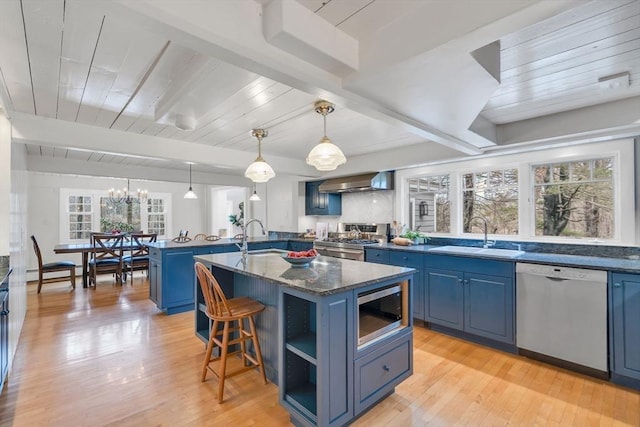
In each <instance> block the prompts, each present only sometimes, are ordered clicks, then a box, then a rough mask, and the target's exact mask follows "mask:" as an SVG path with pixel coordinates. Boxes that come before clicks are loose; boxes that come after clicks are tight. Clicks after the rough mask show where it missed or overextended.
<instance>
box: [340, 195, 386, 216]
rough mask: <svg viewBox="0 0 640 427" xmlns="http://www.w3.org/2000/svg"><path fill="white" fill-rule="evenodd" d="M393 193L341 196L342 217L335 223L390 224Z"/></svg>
mask: <svg viewBox="0 0 640 427" xmlns="http://www.w3.org/2000/svg"><path fill="white" fill-rule="evenodd" d="M394 197H395V195H394V191H393V190H382V191H365V192H362V193H343V194H342V216H340V217H339V219H338V221H337V222H362V223H370V222H371V223H375V222H391V221H392V220H393V205H394Z"/></svg>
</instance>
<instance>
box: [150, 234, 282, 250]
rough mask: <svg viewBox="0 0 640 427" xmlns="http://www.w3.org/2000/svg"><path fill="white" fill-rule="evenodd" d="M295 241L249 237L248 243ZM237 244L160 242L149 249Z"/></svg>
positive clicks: (225, 241) (226, 240)
mask: <svg viewBox="0 0 640 427" xmlns="http://www.w3.org/2000/svg"><path fill="white" fill-rule="evenodd" d="M289 240H293V239H286V238H272V237H266V236H265V237H249V238H248V239H247V243H258V242H287V241H289ZM236 243H240V239H233V238H222V239H220V240H216V241H209V240H190V241H188V242H184V243H177V242H172V241H171V240H158V241H157V242H151V243H149V244H148V245H149V247H152V248H159V249H172V248H192V247H200V246H218V245H220V246H224V245H235V244H236Z"/></svg>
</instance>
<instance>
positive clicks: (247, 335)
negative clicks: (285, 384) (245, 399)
mask: <svg viewBox="0 0 640 427" xmlns="http://www.w3.org/2000/svg"><path fill="white" fill-rule="evenodd" d="M194 266H195V267H194V268H195V270H196V275H197V276H198V282H199V283H200V288H201V289H202V295H203V296H204V300H205V303H206V307H207V311H206V315H207V317H208V318H209V319H211V321H212V322H213V325H212V326H211V330H210V332H209V342H208V343H207V350H206V353H205V357H204V363H203V366H202V377H201V380H202V382H204V381H205V380H206V378H207V372H208V371H211V372H212V373H213V374H214V375H215V376H216V377H218V403H222V400H223V394H224V381H225V379H227V378H229V377H231V376H234V375H237V374H240V373H242V372H246V371H248V370H251V369H255V368H258V370H259V371H260V375H261V376H262V380H263V381H264V383H265V384H266V383H267V376H266V374H265V371H264V363H263V361H262V352H261V351H260V343H259V342H258V335H257V333H256V324H255V321H254V319H253V317H254V316H255V315H256V314H258V313H260V312H262V311H263V310H264V309H265V306H264V305H263V304H262V303H260V302H258V301H256V300H254V299H251V298H249V297H237V298H232V299H227V298H226V297H225V295H224V292H223V291H222V288H221V287H220V284H219V283H218V281H217V280H216V278H215V277H213V274H212V273H211V271H210V270H209V269H208V268H207V267H205V266H204V264H202V263H200V262H196V263H195V264H194ZM245 320H248V322H249V331H247V330H246V328H245V325H244V321H245ZM234 322H236V323H237V327H233V323H234ZM233 332H237V334H236V335H233V336H232V335H231V334H232V333H233ZM219 336H221V339H220V338H218V337H219ZM247 340H251V342H252V343H253V350H254V352H255V357H254V355H252V354H251V353H249V352H248V351H247V344H246V343H245V341H247ZM236 344H239V345H240V349H239V350H235V351H232V352H229V346H232V345H236ZM215 346H218V347H219V348H220V355H219V356H216V357H211V354H212V353H213V348H214V347H215ZM238 353H239V354H240V357H241V359H242V366H241V367H240V368H237V369H235V370H234V371H231V372H227V358H228V357H229V356H231V355H233V354H238ZM213 362H219V363H218V365H219V366H218V369H215V368H214V367H213V366H212V364H213Z"/></svg>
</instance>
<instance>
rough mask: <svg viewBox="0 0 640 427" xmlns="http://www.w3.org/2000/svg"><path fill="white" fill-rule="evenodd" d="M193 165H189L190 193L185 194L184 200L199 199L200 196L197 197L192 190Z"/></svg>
mask: <svg viewBox="0 0 640 427" xmlns="http://www.w3.org/2000/svg"><path fill="white" fill-rule="evenodd" d="M192 164H193V163H189V191H187V192H186V193H184V198H185V199H197V198H198V196H197V195H196V193H194V192H193V189H192V188H191V165H192Z"/></svg>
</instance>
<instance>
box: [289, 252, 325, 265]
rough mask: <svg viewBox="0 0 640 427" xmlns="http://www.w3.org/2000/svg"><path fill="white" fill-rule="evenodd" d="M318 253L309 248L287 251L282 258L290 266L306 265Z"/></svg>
mask: <svg viewBox="0 0 640 427" xmlns="http://www.w3.org/2000/svg"><path fill="white" fill-rule="evenodd" d="M318 255H319V254H318V251H316V250H315V249H309V250H308V251H289V252H287V253H286V255H283V256H282V258H283V259H284V260H285V261H287V262H288V263H289V264H291V266H292V267H308V266H309V264H310V263H311V261H313V260H314V259H316V257H317V256H318Z"/></svg>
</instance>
